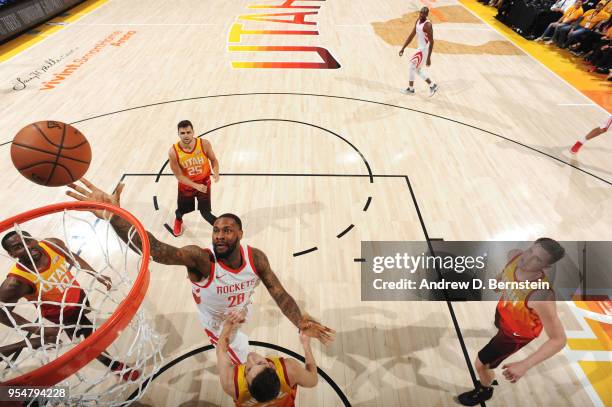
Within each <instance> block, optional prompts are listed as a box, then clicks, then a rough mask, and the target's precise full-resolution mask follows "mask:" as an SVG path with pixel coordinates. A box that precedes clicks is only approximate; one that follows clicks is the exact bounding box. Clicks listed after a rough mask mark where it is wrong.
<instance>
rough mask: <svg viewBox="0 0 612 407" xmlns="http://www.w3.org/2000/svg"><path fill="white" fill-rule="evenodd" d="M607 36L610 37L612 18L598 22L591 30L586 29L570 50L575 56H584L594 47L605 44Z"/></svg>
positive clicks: (611, 33)
mask: <svg viewBox="0 0 612 407" xmlns="http://www.w3.org/2000/svg"><path fill="white" fill-rule="evenodd" d="M604 10H605V9H604ZM609 38H612V18H611V19H608V21H606V22H604V23H601V24H599V25H598V26H597V27H596V28H595V29H594V30H593V31H587V32H586V34H585V35H584V36H583V37H582V38H581V40H580V42H578V43H576V44H573V45H571V46H570V51H571V52H572V54H573V55H575V56H577V57H579V56H586V54H588V53H591V52H593V51H594V50H595V49H597V48H600V47H602V46H604V45H606V44H607V43H608V39H609Z"/></svg>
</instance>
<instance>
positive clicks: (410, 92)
mask: <svg viewBox="0 0 612 407" xmlns="http://www.w3.org/2000/svg"><path fill="white" fill-rule="evenodd" d="M402 93H403V94H405V95H414V87H413V86H408V87H407V88H406V89H402Z"/></svg>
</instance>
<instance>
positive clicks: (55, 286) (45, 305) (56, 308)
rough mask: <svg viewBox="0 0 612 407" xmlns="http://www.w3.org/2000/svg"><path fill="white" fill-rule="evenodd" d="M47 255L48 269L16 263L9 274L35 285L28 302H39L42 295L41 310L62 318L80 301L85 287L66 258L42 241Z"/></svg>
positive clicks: (45, 314) (49, 315)
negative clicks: (31, 267)
mask: <svg viewBox="0 0 612 407" xmlns="http://www.w3.org/2000/svg"><path fill="white" fill-rule="evenodd" d="M39 245H40V247H41V248H42V249H43V256H47V257H48V258H49V267H47V268H46V269H44V270H38V274H37V273H36V272H30V271H28V270H27V269H25V268H23V267H22V266H21V265H19V264H17V263H16V264H14V265H13V267H12V268H11V270H10V271H9V274H8V275H9V276H11V277H15V278H17V279H19V280H21V281H23V282H24V283H26V284H28V285H30V286H31V287H32V290H33V292H32V293H31V294H28V295H26V296H25V298H26V299H27V300H28V301H38V300H39V296H40V301H42V304H41V313H42V316H43V317H45V318H54V317H58V316H59V315H60V313H61V312H62V307H61V304H64V310H65V311H66V310H69V309H71V308H72V307H70V305H71V304H80V302H81V301H80V299H81V293H82V290H81V288H80V286H79V283H78V282H77V281H76V280H75V278H74V277H73V276H72V274H71V273H70V271H69V270H68V267H69V264H68V262H67V261H66V258H65V257H64V256H63V255H62V254H61V253H59V252H58V251H56V250H54V249H53V248H52V247H51V246H50V245H47V244H45V243H43V242H40V243H39Z"/></svg>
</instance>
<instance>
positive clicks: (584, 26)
mask: <svg viewBox="0 0 612 407" xmlns="http://www.w3.org/2000/svg"><path fill="white" fill-rule="evenodd" d="M603 6H604V5H603V3H601V2H600V3H598V4H597V6H596V7H595V8H594V9H592V10H588V11H587V12H585V13H584V14H583V15H582V17H580V18H579V19H578V20H577V21H576V23H575V24H572V25H570V26H569V27H568V26H564V27H561V28H559V34H558V35H557V39H556V43H557V46H559V48H567V46H568V45H569V44H570V42H571V43H574V42H577V41H578V39H579V38H580V37H581V36H583V35H584V34H585V33H586V32H587V31H589V29H591V28H593V27H595V26H597V25H598V24H600V23H603V22H604V21H607V20H608V18H610V15H609V14H608V13H606V12H605V11H603Z"/></svg>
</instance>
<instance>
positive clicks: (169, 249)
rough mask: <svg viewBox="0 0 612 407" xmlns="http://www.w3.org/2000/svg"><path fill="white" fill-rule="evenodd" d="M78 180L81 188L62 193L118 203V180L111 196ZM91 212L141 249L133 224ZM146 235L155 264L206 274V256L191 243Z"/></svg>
mask: <svg viewBox="0 0 612 407" xmlns="http://www.w3.org/2000/svg"><path fill="white" fill-rule="evenodd" d="M80 181H81V182H82V183H83V185H84V187H83V186H80V185H77V184H69V185H68V186H69V187H70V188H71V189H72V190H71V191H67V192H66V193H67V194H68V195H69V196H71V197H73V198H74V199H76V200H79V201H93V202H103V203H109V204H111V205H114V206H120V197H121V192H122V191H123V187H124V184H122V183H120V184H119V185H117V188H116V189H115V191H113V194H112V195H111V194H108V193H106V192H104V191H102V190H101V189H99V188H98V187H96V186H95V185H93V184H92V183H91V182H89V181H88V180H86V179H85V178H81V180H80ZM92 212H93V213H94V215H96V216H97V217H98V218H100V219H109V217H110V223H111V226H112V227H113V229H115V232H117V234H118V235H119V237H120V238H121V239H122V240H123V241H124V242H126V243H128V244H130V246H131V248H132V249H135V250H138V251H140V250H142V242H141V240H140V236H139V235H138V233H136V230H135V229H134V225H132V224H131V223H130V222H128V221H127V220H125V219H123V218H122V217H120V216H113V215H112V214H109V213H108V212H107V211H105V210H95V211H92ZM147 236H148V237H149V243H150V247H151V256H152V257H153V261H155V262H156V263H161V264H169V265H170V264H171V265H179V266H186V267H189V268H193V269H197V270H198V271H200V272H201V273H202V275H203V276H205V277H206V276H208V274H209V271H210V256H209V254H208V253H207V252H206V251H204V250H202V249H200V248H199V247H198V246H194V245H189V246H184V247H175V246H172V245H169V244H166V243H164V242H161V241H159V240H158V239H157V238H156V237H155V236H153V234H152V233H151V232H148V231H147Z"/></svg>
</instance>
